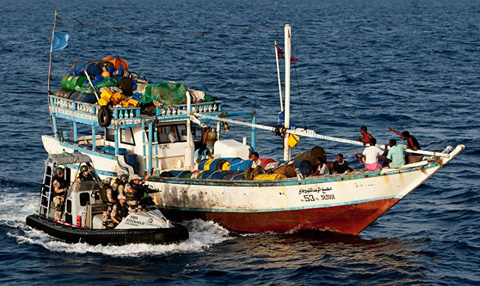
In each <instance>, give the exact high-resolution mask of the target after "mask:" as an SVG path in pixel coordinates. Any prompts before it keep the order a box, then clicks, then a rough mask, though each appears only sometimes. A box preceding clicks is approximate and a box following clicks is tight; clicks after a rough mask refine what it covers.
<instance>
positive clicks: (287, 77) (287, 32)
mask: <svg viewBox="0 0 480 286" xmlns="http://www.w3.org/2000/svg"><path fill="white" fill-rule="evenodd" d="M291 36H292V35H291V27H290V25H289V24H286V25H285V125H284V126H285V129H287V130H288V129H289V128H290V54H291V53H290V50H291V47H292V42H291V41H292V39H291ZM283 140H284V142H283V160H285V161H289V160H290V146H288V136H287V134H285V138H284V139H283Z"/></svg>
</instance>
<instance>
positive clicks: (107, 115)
mask: <svg viewBox="0 0 480 286" xmlns="http://www.w3.org/2000/svg"><path fill="white" fill-rule="evenodd" d="M110 123H112V113H111V112H110V109H108V107H107V106H102V107H100V109H99V110H98V125H100V126H102V127H108V126H109V125H110Z"/></svg>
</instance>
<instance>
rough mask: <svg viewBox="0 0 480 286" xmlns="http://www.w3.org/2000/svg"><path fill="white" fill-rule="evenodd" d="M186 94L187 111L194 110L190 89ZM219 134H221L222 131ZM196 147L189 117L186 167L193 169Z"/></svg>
mask: <svg viewBox="0 0 480 286" xmlns="http://www.w3.org/2000/svg"><path fill="white" fill-rule="evenodd" d="M186 95H187V112H188V113H190V112H192V98H191V96H190V93H189V92H188V91H187V94H186ZM219 123H220V122H219ZM219 131H220V130H219ZM218 134H220V132H219V133H218ZM194 149H195V145H194V143H193V137H192V123H191V120H190V119H187V145H186V146H185V169H193V165H194V161H195V158H194V152H195V151H194Z"/></svg>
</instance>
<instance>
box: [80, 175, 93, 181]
mask: <svg viewBox="0 0 480 286" xmlns="http://www.w3.org/2000/svg"><path fill="white" fill-rule="evenodd" d="M79 178H80V181H82V182H88V181H93V177H92V175H90V173H89V174H88V175H87V176H86V177H84V176H83V174H80V176H79Z"/></svg>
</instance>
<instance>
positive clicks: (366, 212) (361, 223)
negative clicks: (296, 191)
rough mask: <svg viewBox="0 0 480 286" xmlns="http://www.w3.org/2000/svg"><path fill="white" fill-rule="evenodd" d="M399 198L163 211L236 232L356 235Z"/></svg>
mask: <svg viewBox="0 0 480 286" xmlns="http://www.w3.org/2000/svg"><path fill="white" fill-rule="evenodd" d="M399 201H400V199H396V198H390V199H384V200H376V201H371V202H364V203H359V204H352V205H344V206H334V207H329V208H315V209H305V210H289V211H273V212H243V213H242V212H209V211H191V210H179V209H165V208H163V209H162V212H164V214H165V215H166V217H167V218H169V219H171V220H173V221H183V220H192V219H196V218H199V219H203V220H211V221H214V222H217V223H219V224H220V225H222V226H224V227H225V228H227V229H229V230H233V231H238V232H267V231H272V232H288V231H291V230H304V229H316V230H327V231H333V232H339V233H343V234H353V235H357V234H359V233H360V232H361V231H362V230H363V229H365V228H366V227H367V226H368V225H370V224H371V223H372V222H374V221H375V220H376V219H377V218H378V217H380V216H381V215H382V214H383V213H385V212H386V211H387V210H388V209H390V208H391V207H392V206H393V205H395V204H396V203H397V202H399Z"/></svg>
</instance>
